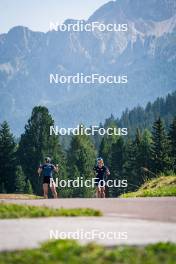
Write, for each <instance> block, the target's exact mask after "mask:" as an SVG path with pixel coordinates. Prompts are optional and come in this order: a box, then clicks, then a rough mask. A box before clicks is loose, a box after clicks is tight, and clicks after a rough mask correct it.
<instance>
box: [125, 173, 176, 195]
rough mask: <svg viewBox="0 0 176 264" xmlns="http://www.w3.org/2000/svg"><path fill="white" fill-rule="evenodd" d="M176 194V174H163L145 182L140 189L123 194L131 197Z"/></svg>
mask: <svg viewBox="0 0 176 264" xmlns="http://www.w3.org/2000/svg"><path fill="white" fill-rule="evenodd" d="M162 196H176V176H161V177H158V178H156V179H152V180H150V181H147V182H146V183H144V184H143V185H142V186H141V187H140V188H139V190H138V191H136V192H131V193H126V194H123V195H121V197H122V198H130V197H162Z"/></svg>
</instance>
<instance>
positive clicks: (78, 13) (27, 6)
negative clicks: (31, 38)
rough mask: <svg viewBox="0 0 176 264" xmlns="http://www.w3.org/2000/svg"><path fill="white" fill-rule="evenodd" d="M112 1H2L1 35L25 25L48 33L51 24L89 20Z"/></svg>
mask: <svg viewBox="0 0 176 264" xmlns="http://www.w3.org/2000/svg"><path fill="white" fill-rule="evenodd" d="M109 1H110V0H0V33H5V32H7V31H8V30H9V29H10V28H12V27H14V26H17V25H23V26H27V27H29V28H30V29H32V30H36V31H45V32H46V31H48V30H49V23H50V22H51V21H52V22H57V21H58V22H59V23H62V22H63V21H64V20H65V19H67V18H76V19H87V18H88V17H89V16H90V15H92V13H93V12H94V11H95V10H96V9H97V8H99V7H100V6H101V5H103V4H105V3H107V2H109Z"/></svg>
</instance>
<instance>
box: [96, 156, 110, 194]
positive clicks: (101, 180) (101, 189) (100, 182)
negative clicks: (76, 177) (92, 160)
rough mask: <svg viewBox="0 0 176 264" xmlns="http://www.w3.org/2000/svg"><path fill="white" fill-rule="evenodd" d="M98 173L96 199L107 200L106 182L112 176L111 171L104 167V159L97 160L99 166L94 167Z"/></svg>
mask: <svg viewBox="0 0 176 264" xmlns="http://www.w3.org/2000/svg"><path fill="white" fill-rule="evenodd" d="M94 171H95V173H96V181H95V185H96V197H97V198H105V180H106V177H107V176H109V175H110V172H109V169H108V168H107V167H105V166H104V162H103V159H102V158H98V159H97V165H96V166H95V167H94Z"/></svg>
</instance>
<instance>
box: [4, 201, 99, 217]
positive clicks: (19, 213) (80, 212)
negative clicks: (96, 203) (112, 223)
mask: <svg viewBox="0 0 176 264" xmlns="http://www.w3.org/2000/svg"><path fill="white" fill-rule="evenodd" d="M51 216H101V212H100V211H98V210H94V209H90V208H75V209H65V208H59V209H53V208H48V207H44V206H43V207H39V206H30V205H18V204H7V203H3V202H1V203H0V219H9V218H30V217H51Z"/></svg>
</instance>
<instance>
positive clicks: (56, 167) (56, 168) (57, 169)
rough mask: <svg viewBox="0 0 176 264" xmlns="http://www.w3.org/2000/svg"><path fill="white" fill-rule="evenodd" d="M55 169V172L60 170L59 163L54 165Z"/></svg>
mask: <svg viewBox="0 0 176 264" xmlns="http://www.w3.org/2000/svg"><path fill="white" fill-rule="evenodd" d="M54 171H55V172H58V171H59V166H58V164H57V165H56V166H54Z"/></svg>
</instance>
